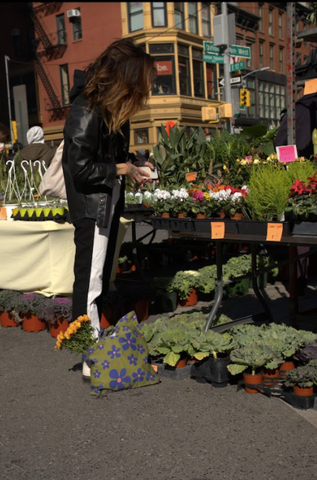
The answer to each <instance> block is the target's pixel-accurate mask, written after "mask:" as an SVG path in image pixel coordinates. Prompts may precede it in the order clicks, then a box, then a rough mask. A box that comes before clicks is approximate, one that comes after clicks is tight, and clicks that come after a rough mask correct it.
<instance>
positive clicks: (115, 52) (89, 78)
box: [83, 38, 156, 133]
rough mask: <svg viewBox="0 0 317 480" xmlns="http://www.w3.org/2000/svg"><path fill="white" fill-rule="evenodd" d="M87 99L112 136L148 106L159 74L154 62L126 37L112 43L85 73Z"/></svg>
mask: <svg viewBox="0 0 317 480" xmlns="http://www.w3.org/2000/svg"><path fill="white" fill-rule="evenodd" d="M85 73H86V85H85V87H84V90H83V94H84V96H85V97H86V98H87V99H88V101H89V107H90V108H91V109H96V107H99V109H100V111H101V114H102V116H103V118H104V120H105V122H106V124H107V127H108V129H109V132H110V133H114V132H117V131H120V127H121V126H122V125H123V124H124V123H125V122H126V121H127V120H128V119H129V118H130V117H131V116H132V115H134V114H136V113H137V112H138V111H139V110H140V109H141V108H142V107H143V105H144V104H145V102H146V100H147V99H148V97H149V93H150V90H151V87H152V83H153V80H154V78H155V75H156V70H155V68H154V59H153V57H151V56H150V55H148V54H147V53H145V52H144V50H143V49H142V48H141V47H139V46H137V45H135V44H134V42H133V40H131V39H129V38H123V39H120V40H117V41H115V42H113V43H112V44H111V45H109V46H108V48H106V50H105V51H104V52H103V53H101V55H99V57H97V58H96V60H95V61H94V62H92V63H91V64H90V65H89V66H88V67H87V68H86V70H85Z"/></svg>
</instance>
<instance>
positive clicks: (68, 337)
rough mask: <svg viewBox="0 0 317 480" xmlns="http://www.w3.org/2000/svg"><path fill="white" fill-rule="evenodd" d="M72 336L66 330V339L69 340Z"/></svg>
mask: <svg viewBox="0 0 317 480" xmlns="http://www.w3.org/2000/svg"><path fill="white" fill-rule="evenodd" d="M70 337H71V336H70V334H69V333H68V332H65V338H66V340H69V339H70Z"/></svg>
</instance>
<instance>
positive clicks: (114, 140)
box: [62, 95, 130, 227]
mask: <svg viewBox="0 0 317 480" xmlns="http://www.w3.org/2000/svg"><path fill="white" fill-rule="evenodd" d="M129 131H130V126H129V122H126V123H125V124H124V125H123V127H122V132H123V134H124V136H122V135H121V134H120V133H117V134H115V135H113V136H110V135H109V132H108V129H107V127H106V124H105V122H104V121H103V119H102V117H101V114H98V113H95V112H93V111H91V110H89V109H88V102H87V100H86V99H85V98H84V97H83V96H82V95H78V96H77V97H76V99H75V100H74V102H73V104H72V107H71V110H70V113H69V115H68V117H67V120H66V123H65V127H64V141H65V143H64V150H63V159H62V165H63V171H64V177H65V185H66V193H67V200H68V207H69V214H70V218H71V221H72V222H75V221H76V220H79V219H82V218H93V219H95V220H96V221H97V225H98V226H99V227H106V226H107V224H108V218H109V207H110V201H109V200H110V197H111V195H112V189H113V186H114V184H115V179H116V175H117V174H116V164H117V163H125V162H126V161H127V159H128V151H129ZM119 202H120V207H121V210H122V211H123V209H124V177H123V178H122V184H121V195H120V200H119Z"/></svg>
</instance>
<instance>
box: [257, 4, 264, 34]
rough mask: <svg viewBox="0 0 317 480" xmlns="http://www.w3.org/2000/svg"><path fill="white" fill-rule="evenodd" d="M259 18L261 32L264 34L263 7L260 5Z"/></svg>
mask: <svg viewBox="0 0 317 480" xmlns="http://www.w3.org/2000/svg"><path fill="white" fill-rule="evenodd" d="M258 16H259V17H260V20H259V31H260V32H263V18H262V17H263V7H262V5H259V11H258Z"/></svg>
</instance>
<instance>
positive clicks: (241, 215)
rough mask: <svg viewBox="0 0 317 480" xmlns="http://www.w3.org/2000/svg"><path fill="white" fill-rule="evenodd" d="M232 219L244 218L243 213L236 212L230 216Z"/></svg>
mask: <svg viewBox="0 0 317 480" xmlns="http://www.w3.org/2000/svg"><path fill="white" fill-rule="evenodd" d="M230 218H231V220H241V219H242V218H243V213H235V214H234V215H231V216H230Z"/></svg>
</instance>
